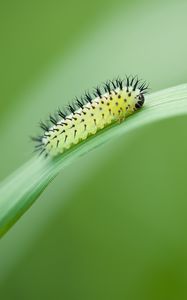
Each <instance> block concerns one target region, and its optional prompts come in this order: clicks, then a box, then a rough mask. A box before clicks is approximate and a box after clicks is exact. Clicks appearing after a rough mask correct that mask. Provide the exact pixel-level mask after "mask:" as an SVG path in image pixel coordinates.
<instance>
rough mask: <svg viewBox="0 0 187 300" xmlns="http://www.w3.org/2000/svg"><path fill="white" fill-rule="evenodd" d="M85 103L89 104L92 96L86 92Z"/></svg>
mask: <svg viewBox="0 0 187 300" xmlns="http://www.w3.org/2000/svg"><path fill="white" fill-rule="evenodd" d="M85 101H86V102H90V103H91V102H92V96H91V95H90V93H88V92H86V93H85Z"/></svg>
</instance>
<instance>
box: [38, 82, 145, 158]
mask: <svg viewBox="0 0 187 300" xmlns="http://www.w3.org/2000/svg"><path fill="white" fill-rule="evenodd" d="M140 95H141V91H140V90H139V89H138V88H137V89H135V90H133V87H128V88H127V87H123V89H120V88H116V89H114V90H112V91H110V92H108V93H105V94H103V95H101V96H100V97H97V98H95V99H93V100H92V101H91V102H88V103H86V104H85V105H83V107H82V108H79V109H77V110H75V112H74V113H72V114H70V115H68V116H67V117H66V118H64V119H63V118H62V119H61V120H60V121H58V122H57V124H56V125H53V126H52V127H51V128H50V129H49V130H48V131H46V132H45V133H44V136H43V139H42V143H43V145H44V146H43V147H44V151H45V154H46V155H48V154H50V155H52V156H55V155H57V154H60V153H62V152H64V150H66V149H69V148H70V147H71V146H72V145H74V144H77V143H79V142H80V141H81V140H84V139H86V138H87V137H88V136H89V135H93V134H96V132H97V131H98V130H101V129H102V128H104V127H106V126H108V125H109V124H111V123H114V122H121V121H122V120H124V119H125V118H126V117H127V116H129V115H130V114H132V113H133V112H134V111H136V110H137V109H138V108H137V106H136V104H137V103H138V100H139V97H140ZM139 103H140V102H139ZM139 108H140V106H139Z"/></svg>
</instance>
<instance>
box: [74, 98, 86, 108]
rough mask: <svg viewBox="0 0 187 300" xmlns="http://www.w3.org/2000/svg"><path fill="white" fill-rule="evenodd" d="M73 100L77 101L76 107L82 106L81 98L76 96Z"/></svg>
mask: <svg viewBox="0 0 187 300" xmlns="http://www.w3.org/2000/svg"><path fill="white" fill-rule="evenodd" d="M75 102H76V103H77V106H78V107H80V108H83V107H84V103H83V102H82V101H81V100H79V99H78V98H75Z"/></svg>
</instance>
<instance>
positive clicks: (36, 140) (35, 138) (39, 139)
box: [30, 135, 43, 143]
mask: <svg viewBox="0 0 187 300" xmlns="http://www.w3.org/2000/svg"><path fill="white" fill-rule="evenodd" d="M30 138H31V140H32V141H34V142H38V143H41V141H42V139H43V136H41V135H39V136H31V137H30Z"/></svg>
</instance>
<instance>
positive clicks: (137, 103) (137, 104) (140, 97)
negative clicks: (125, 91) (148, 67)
mask: <svg viewBox="0 0 187 300" xmlns="http://www.w3.org/2000/svg"><path fill="white" fill-rule="evenodd" d="M144 101H145V98H144V95H143V93H141V92H140V93H139V95H137V96H136V98H135V108H136V109H140V108H141V107H142V106H143V104H144Z"/></svg>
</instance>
